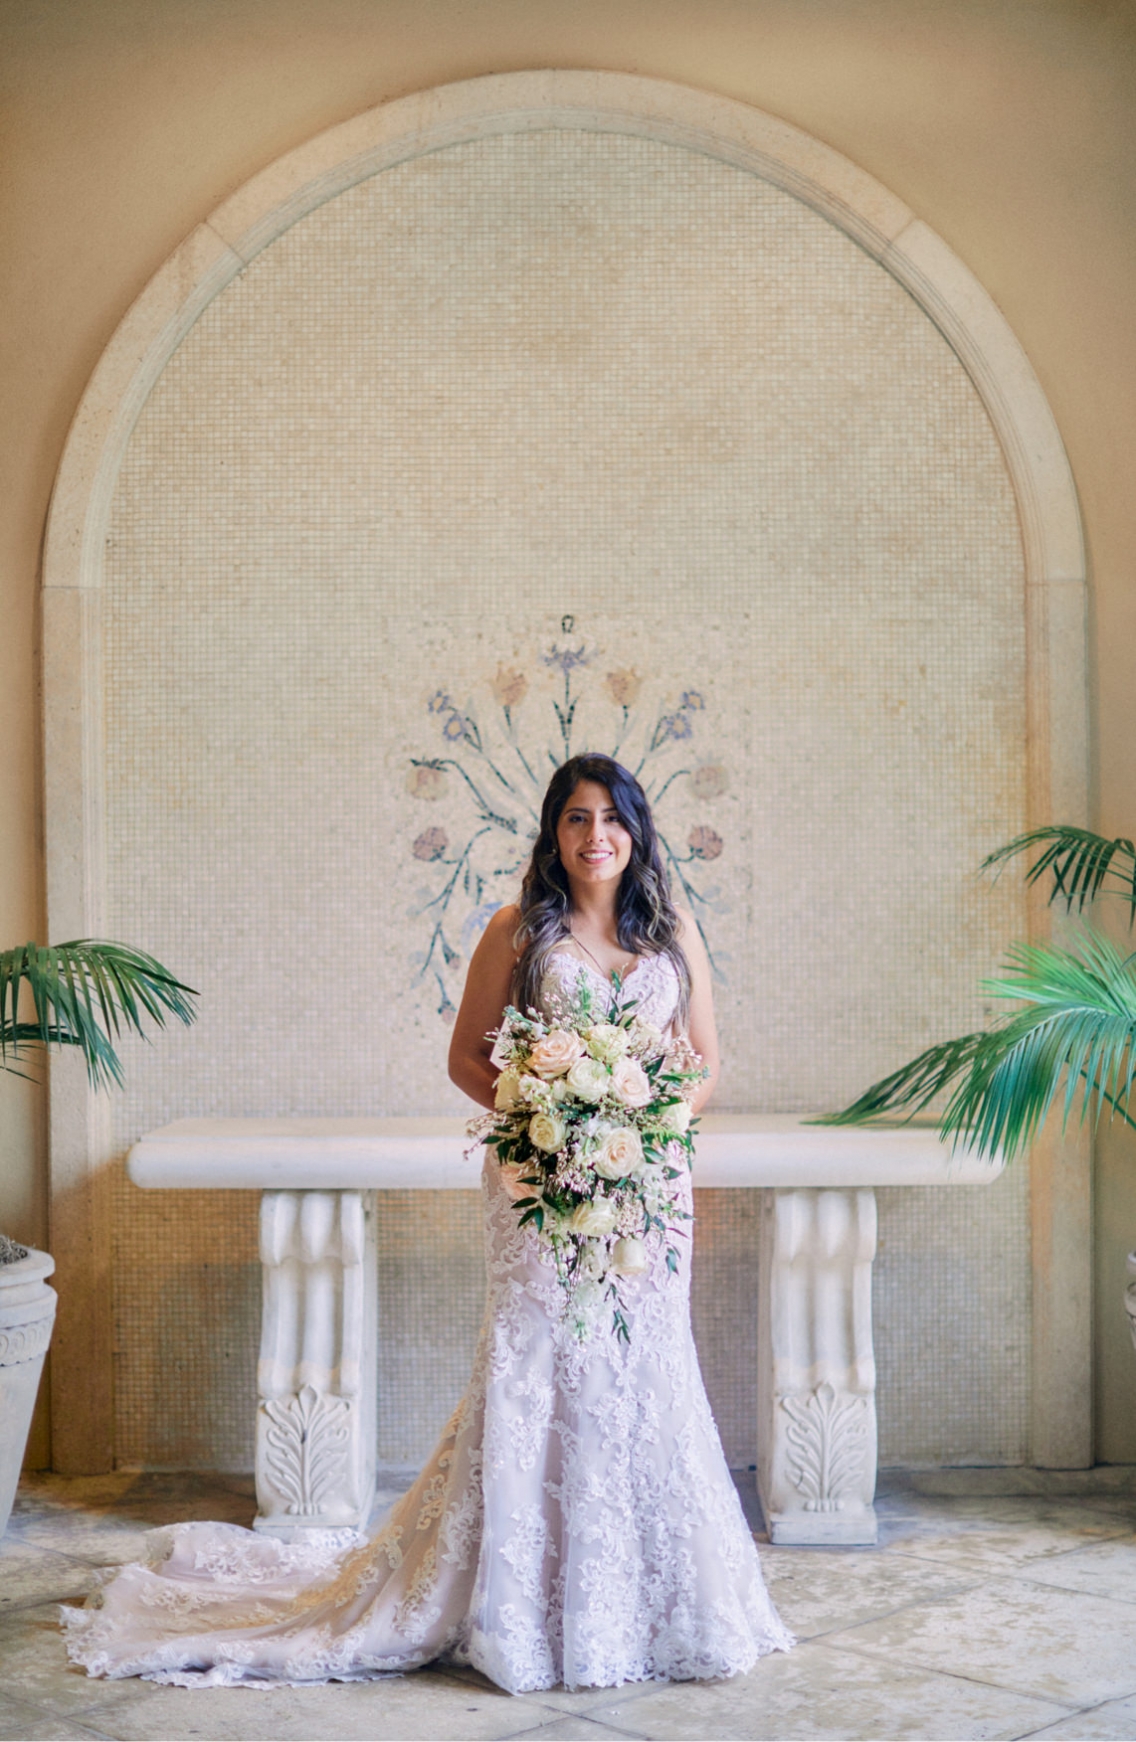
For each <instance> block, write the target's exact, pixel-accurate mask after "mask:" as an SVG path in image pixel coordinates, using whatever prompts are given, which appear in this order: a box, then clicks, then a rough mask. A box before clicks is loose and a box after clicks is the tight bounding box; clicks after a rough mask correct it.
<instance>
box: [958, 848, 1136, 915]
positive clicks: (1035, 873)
mask: <svg viewBox="0 0 1136 1742" xmlns="http://www.w3.org/2000/svg"><path fill="white" fill-rule="evenodd" d="M1034 847H1043V848H1044V851H1043V852H1042V853H1041V856H1040V857H1039V858H1038V859H1037V860H1036V861H1035V863H1034V864H1032V865H1031V866H1030V868H1029V870H1028V871H1027V872H1026V882H1027V883H1037V882H1038V881H1039V880H1040V879H1041V878H1043V877H1045V876H1046V875H1047V874H1049V873H1052V876H1053V888H1052V890H1051V892H1050V896H1049V899H1050V901H1058V900H1061V901H1064V903H1065V906H1066V907H1067V908H1069V909H1071V908H1072V907H1073V905H1074V903H1076V906H1077V911H1078V912H1080V911H1081V910H1082V909H1083V908H1084V906H1085V903H1086V902H1091V901H1095V900H1096V898H1097V896H1098V895H1099V894H1100V893H1101V890H1102V889H1103V887H1104V884H1105V880H1106V878H1107V879H1111V880H1112V883H1113V885H1114V887H1113V888H1112V889H1111V890H1110V891H1109V893H1122V894H1123V896H1124V899H1125V901H1126V902H1127V903H1128V917H1129V923H1131V921H1132V920H1133V919H1134V918H1136V847H1134V846H1133V844H1132V842H1131V841H1129V840H1126V839H1125V838H1124V836H1122V835H1121V836H1118V837H1117V839H1116V840H1114V841H1110V840H1109V839H1108V838H1107V837H1106V836H1104V835H1095V834H1093V832H1092V830H1091V829H1078V828H1074V827H1073V825H1072V824H1071V823H1057V824H1053V825H1051V826H1049V827H1047V828H1044V829H1031V830H1030V831H1029V833H1028V834H1025V835H1017V836H1016V837H1015V838H1014V840H1012V841H1008V842H1007V843H1006V845H1005V846H1004V847H999V848H998V849H997V851H996V852H994V853H990V854H988V855H987V857H986V858H985V859H984V860H983V861H982V869H983V870H984V871H987V870H992V869H995V868H997V869H1001V867H1002V866H1003V865H1005V864H1007V863H1008V862H1009V861H1010V860H1011V859H1013V858H1016V857H1017V855H1018V854H1019V853H1028V852H1030V851H1031V850H1032V849H1033V848H1034ZM1116 884H1119V885H1120V888H1119V890H1118V889H1116V888H1115V885H1116Z"/></svg>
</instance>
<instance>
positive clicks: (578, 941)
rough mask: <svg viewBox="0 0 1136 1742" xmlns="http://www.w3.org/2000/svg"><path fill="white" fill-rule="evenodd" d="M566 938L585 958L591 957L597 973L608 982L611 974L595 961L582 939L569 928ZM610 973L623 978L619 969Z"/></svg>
mask: <svg viewBox="0 0 1136 1742" xmlns="http://www.w3.org/2000/svg"><path fill="white" fill-rule="evenodd" d="M568 936H569V937H570V938H571V939H572V942H573V943H574V944H579V946H580V948H581V949H582V950H583V952H584V954H585V955H586V956H591V959H592V961H593V962H595V964H596V967H597V968H598V969H599V971H600V973H601V974H602V975H603V977H604V979H605V980H610V978H611V974H609V973H608V971H607V969H606V968H605V967H604V965H603V963H602V962H600V961H597V960H596V957H595V956H593V955H592V952H591V950H590V949H589V948H588V946H587V944H586V943H585V942H584V940H583V938H579V937H577V936H576V933H575V932H574V931H573V930H572V927H571V926H569V927H568ZM634 959H635V958H634V957H632V961H634ZM612 972H613V973H616V974H618V975H619V977H620V979H622V978H623V969H622V968H621V967H620V968H614V969H613V970H612Z"/></svg>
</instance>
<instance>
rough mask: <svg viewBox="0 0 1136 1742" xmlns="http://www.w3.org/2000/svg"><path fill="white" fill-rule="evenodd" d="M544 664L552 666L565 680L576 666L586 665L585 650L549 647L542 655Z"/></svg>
mask: <svg viewBox="0 0 1136 1742" xmlns="http://www.w3.org/2000/svg"><path fill="white" fill-rule="evenodd" d="M544 663H545V665H551V666H554V667H555V668H556V670H557V671H558V672H560V673H561V674H562V675H563V676H564V677H566V678H567V677H568V676H570V674H571V673H572V672H574V671H575V669H576V667H577V666H578V665H587V663H588V654H587V650H586V649H585V648H583V647H550V648H549V650H548V652H547V653H546V654H545V655H544Z"/></svg>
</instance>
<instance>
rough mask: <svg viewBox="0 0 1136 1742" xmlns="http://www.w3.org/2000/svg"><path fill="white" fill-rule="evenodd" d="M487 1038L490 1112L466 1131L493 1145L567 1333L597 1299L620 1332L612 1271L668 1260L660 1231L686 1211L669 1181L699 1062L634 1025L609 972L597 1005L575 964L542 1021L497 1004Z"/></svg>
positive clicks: (667, 1236) (685, 1132)
mask: <svg viewBox="0 0 1136 1742" xmlns="http://www.w3.org/2000/svg"><path fill="white" fill-rule="evenodd" d="M491 1038H492V1039H493V1041H494V1049H493V1060H494V1063H495V1064H497V1066H498V1068H499V1069H500V1073H501V1074H500V1076H499V1077H498V1079H497V1093H496V1104H497V1105H496V1111H495V1112H493V1113H491V1114H487V1115H485V1116H484V1117H482V1118H481V1119H478V1120H475V1121H474V1122H473V1124H472V1125H471V1126H470V1135H471V1136H472V1137H475V1138H477V1139H479V1140H480V1141H482V1142H484V1143H485V1144H487V1145H488V1146H489V1147H490V1148H492V1149H493V1150H494V1151H495V1153H496V1157H497V1160H498V1162H499V1163H500V1165H501V1167H502V1169H503V1170H506V1173H507V1178H506V1189H507V1191H508V1194H509V1196H510V1197H511V1198H512V1201H513V1206H514V1208H515V1209H516V1211H517V1214H518V1220H519V1226H521V1227H531V1228H532V1229H533V1230H534V1232H535V1233H536V1234H537V1236H538V1237H539V1238H540V1240H541V1241H542V1242H543V1244H544V1245H545V1246H546V1247H547V1248H548V1249H549V1251H550V1253H551V1255H552V1256H553V1258H554V1260H555V1263H556V1269H557V1274H558V1276H559V1278H560V1283H561V1286H562V1287H563V1289H564V1291H565V1296H566V1313H567V1316H568V1317H569V1318H570V1320H571V1321H572V1323H573V1325H574V1327H575V1330H576V1333H577V1335H578V1336H580V1337H581V1338H583V1337H585V1336H587V1335H588V1334H589V1331H590V1329H591V1327H592V1325H593V1323H594V1321H595V1319H596V1316H597V1312H598V1310H599V1308H600V1306H601V1304H602V1302H603V1301H605V1300H606V1301H607V1302H608V1303H610V1305H611V1308H612V1326H613V1329H614V1331H615V1333H616V1335H617V1337H619V1338H621V1339H622V1340H624V1341H629V1340H630V1332H629V1329H628V1324H627V1318H626V1308H625V1305H624V1301H623V1297H622V1294H621V1289H620V1283H621V1280H622V1279H623V1278H625V1277H629V1276H634V1275H637V1274H640V1273H641V1272H643V1271H645V1270H646V1269H647V1268H648V1265H649V1260H650V1251H651V1250H652V1249H653V1248H654V1249H658V1248H660V1247H661V1249H662V1251H663V1252H664V1255H665V1263H666V1266H667V1269H668V1270H670V1271H671V1272H674V1271H676V1270H677V1268H678V1264H679V1254H678V1249H677V1247H675V1246H674V1244H673V1243H672V1242H673V1237H674V1236H675V1235H677V1233H678V1232H679V1228H680V1224H681V1223H682V1222H684V1221H688V1220H689V1219H690V1218H689V1212H688V1211H687V1210H686V1209H685V1208H684V1207H683V1205H682V1203H681V1202H680V1201H679V1196H678V1193H677V1191H676V1188H675V1182H676V1181H677V1180H679V1179H680V1178H681V1177H682V1174H683V1172H684V1170H686V1171H689V1168H690V1164H691V1159H692V1156H693V1148H694V1136H693V1128H692V1121H691V1118H690V1105H689V1095H690V1092H691V1089H692V1086H693V1085H694V1084H696V1083H698V1082H700V1081H701V1080H702V1078H703V1076H704V1074H705V1073H704V1071H703V1069H702V1064H701V1060H700V1059H698V1057H697V1055H696V1054H694V1053H693V1052H692V1051H691V1050H690V1048H689V1047H688V1046H686V1045H685V1043H682V1042H675V1041H669V1042H668V1041H667V1040H666V1039H665V1038H664V1037H663V1035H662V1034H660V1032H659V1031H658V1030H657V1029H655V1028H653V1027H652V1026H651V1025H650V1024H648V1023H645V1022H642V1021H641V1020H640V1018H639V1017H638V1015H637V1013H636V1000H634V999H624V997H623V990H622V986H621V985H620V982H619V980H618V979H616V980H615V982H614V997H613V1000H612V1003H611V1007H610V1009H609V1010H608V1011H607V1012H605V1013H602V1014H601V1013H599V1012H598V1011H597V1007H596V1002H595V997H594V994H593V991H592V989H591V987H590V986H589V984H588V981H587V976H586V975H583V974H582V975H581V977H580V981H579V987H578V990H577V992H576V995H575V997H574V998H573V999H572V1000H571V1002H567V1001H566V1002H565V1003H564V1004H563V1005H562V1007H561V1008H559V1009H558V1010H556V1011H555V1012H554V1014H553V1015H552V1016H551V1017H550V1018H549V1019H548V1020H545V1019H542V1018H541V1017H539V1016H537V1015H536V1014H535V1012H530V1013H529V1014H528V1015H524V1014H522V1013H521V1012H520V1011H519V1010H516V1009H514V1008H513V1007H512V1006H510V1007H509V1008H508V1009H507V1010H506V1011H505V1014H504V1017H503V1019H502V1022H501V1026H500V1028H499V1029H497V1030H496V1031H495V1032H494V1034H493V1036H492V1037H491Z"/></svg>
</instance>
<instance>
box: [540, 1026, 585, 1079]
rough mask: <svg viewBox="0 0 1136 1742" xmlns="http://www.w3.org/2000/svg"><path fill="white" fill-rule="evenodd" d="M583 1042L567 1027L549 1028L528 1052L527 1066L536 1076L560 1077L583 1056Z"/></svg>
mask: <svg viewBox="0 0 1136 1742" xmlns="http://www.w3.org/2000/svg"><path fill="white" fill-rule="evenodd" d="M583 1052H584V1043H583V1041H582V1040H581V1039H580V1036H579V1035H578V1034H573V1033H572V1031H571V1029H569V1028H550V1029H549V1031H548V1033H547V1034H546V1035H544V1036H542V1038H541V1039H540V1040H538V1041H537V1043H536V1045H535V1046H534V1047H533V1049H532V1052H531V1053H530V1054H529V1068H530V1070H534V1071H535V1072H536V1074H537V1076H538V1077H562V1076H564V1074H565V1072H566V1071H567V1070H569V1068H570V1067H571V1066H572V1065H574V1064H575V1062H576V1060H577V1059H578V1058H581V1057H582V1056H583Z"/></svg>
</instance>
